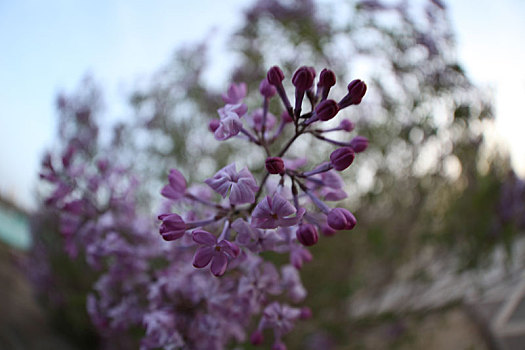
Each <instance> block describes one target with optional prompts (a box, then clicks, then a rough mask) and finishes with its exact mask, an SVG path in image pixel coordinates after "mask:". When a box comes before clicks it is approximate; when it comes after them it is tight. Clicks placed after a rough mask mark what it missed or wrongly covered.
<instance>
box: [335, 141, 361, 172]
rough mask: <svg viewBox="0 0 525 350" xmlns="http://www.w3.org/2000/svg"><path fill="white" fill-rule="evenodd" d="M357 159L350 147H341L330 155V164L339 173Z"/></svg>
mask: <svg viewBox="0 0 525 350" xmlns="http://www.w3.org/2000/svg"><path fill="white" fill-rule="evenodd" d="M354 158H355V153H354V150H353V149H352V148H350V147H341V148H338V149H336V150H335V151H333V152H332V153H331V154H330V163H331V164H332V166H333V167H334V169H335V170H337V171H342V170H345V169H346V168H348V167H349V166H350V164H352V162H353V161H354Z"/></svg>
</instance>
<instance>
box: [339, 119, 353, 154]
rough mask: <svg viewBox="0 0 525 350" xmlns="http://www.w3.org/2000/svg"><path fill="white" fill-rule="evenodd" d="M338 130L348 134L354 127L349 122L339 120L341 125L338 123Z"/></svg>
mask: <svg viewBox="0 0 525 350" xmlns="http://www.w3.org/2000/svg"><path fill="white" fill-rule="evenodd" d="M339 128H340V129H342V130H344V131H348V132H350V131H352V130H354V128H355V125H354V123H352V122H351V121H350V120H348V119H343V120H341V123H339ZM354 151H355V150H354Z"/></svg>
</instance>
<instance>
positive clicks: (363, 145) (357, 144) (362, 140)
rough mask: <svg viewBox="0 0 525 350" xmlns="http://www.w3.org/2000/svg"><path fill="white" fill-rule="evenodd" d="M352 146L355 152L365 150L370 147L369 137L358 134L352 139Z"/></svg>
mask: <svg viewBox="0 0 525 350" xmlns="http://www.w3.org/2000/svg"><path fill="white" fill-rule="evenodd" d="M350 147H352V149H353V150H354V152H355V153H360V152H363V151H364V150H365V149H367V147H368V139H367V138H366V137H364V136H356V137H354V138H353V139H352V141H350Z"/></svg>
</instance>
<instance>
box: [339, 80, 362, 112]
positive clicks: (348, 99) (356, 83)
mask: <svg viewBox="0 0 525 350" xmlns="http://www.w3.org/2000/svg"><path fill="white" fill-rule="evenodd" d="M365 93H366V84H365V83H364V82H363V81H361V80H359V79H356V80H352V81H351V82H350V84H348V94H347V95H346V96H345V97H343V99H342V100H341V101H339V108H340V109H343V108H345V107H348V106H350V105H358V104H360V103H361V100H362V99H363V96H365Z"/></svg>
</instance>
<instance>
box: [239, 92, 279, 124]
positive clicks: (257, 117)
mask: <svg viewBox="0 0 525 350" xmlns="http://www.w3.org/2000/svg"><path fill="white" fill-rule="evenodd" d="M272 87H273V86H272ZM263 113H264V112H263V109H262V108H259V109H256V110H255V111H254V112H253V113H252V114H251V115H250V116H248V117H247V118H246V119H247V121H248V123H249V124H250V126H251V127H252V128H253V129H254V130H256V131H262V129H263ZM276 120H277V119H276V118H275V116H274V115H273V114H272V113H267V114H266V121H265V126H264V129H265V130H272V129H273V128H274V126H275V122H276Z"/></svg>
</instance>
